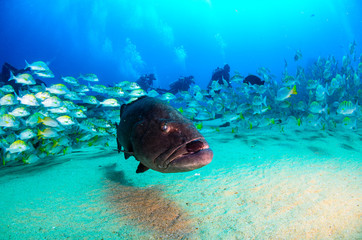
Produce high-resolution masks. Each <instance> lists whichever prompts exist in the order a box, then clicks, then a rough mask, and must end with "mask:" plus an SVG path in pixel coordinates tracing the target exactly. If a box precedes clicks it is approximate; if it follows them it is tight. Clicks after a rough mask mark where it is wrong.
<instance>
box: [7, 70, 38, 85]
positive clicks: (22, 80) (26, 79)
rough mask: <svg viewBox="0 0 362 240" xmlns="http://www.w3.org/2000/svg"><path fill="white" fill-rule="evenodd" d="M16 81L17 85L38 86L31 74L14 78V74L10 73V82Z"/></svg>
mask: <svg viewBox="0 0 362 240" xmlns="http://www.w3.org/2000/svg"><path fill="white" fill-rule="evenodd" d="M12 80H15V82H16V83H19V84H23V85H34V84H36V82H35V80H34V78H33V76H32V75H30V74H29V73H23V74H19V75H17V76H14V74H13V73H12V72H11V71H10V78H9V81H12Z"/></svg>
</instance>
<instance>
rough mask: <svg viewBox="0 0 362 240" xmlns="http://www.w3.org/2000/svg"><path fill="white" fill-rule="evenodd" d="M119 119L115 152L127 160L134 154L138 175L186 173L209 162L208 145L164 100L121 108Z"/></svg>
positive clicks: (142, 102) (148, 99)
mask: <svg viewBox="0 0 362 240" xmlns="http://www.w3.org/2000/svg"><path fill="white" fill-rule="evenodd" d="M120 117H121V121H120V124H119V125H117V144H118V151H119V152H120V151H124V152H125V158H126V159H127V158H128V157H129V156H131V155H133V156H134V157H135V158H136V159H137V160H138V161H140V164H139V166H138V169H137V171H136V172H137V173H139V172H144V171H146V170H147V169H149V168H151V169H153V170H156V171H159V172H164V173H172V172H186V171H191V170H194V169H197V168H200V167H203V166H205V165H207V164H208V163H210V162H211V160H212V157H213V153H212V151H211V149H210V148H209V145H208V143H207V142H206V140H205V139H204V137H203V136H202V135H201V134H200V133H199V132H198V131H197V129H196V128H195V127H194V125H193V124H192V122H191V121H190V120H188V119H187V118H185V117H184V116H182V115H181V113H179V112H178V111H177V110H176V109H174V108H173V107H171V106H170V105H168V104H167V103H165V102H164V101H161V100H159V99H156V98H151V97H143V98H140V99H138V100H136V101H134V102H132V103H130V104H127V105H122V107H121V113H120ZM122 147H123V150H122Z"/></svg>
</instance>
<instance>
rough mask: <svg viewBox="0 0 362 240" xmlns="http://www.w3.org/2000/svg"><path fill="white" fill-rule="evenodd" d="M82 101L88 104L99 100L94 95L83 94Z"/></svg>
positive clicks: (96, 102) (94, 103) (95, 103)
mask: <svg viewBox="0 0 362 240" xmlns="http://www.w3.org/2000/svg"><path fill="white" fill-rule="evenodd" d="M82 101H83V102H84V103H89V104H93V105H97V104H99V102H98V100H97V98H96V97H95V96H84V97H83V99H82Z"/></svg>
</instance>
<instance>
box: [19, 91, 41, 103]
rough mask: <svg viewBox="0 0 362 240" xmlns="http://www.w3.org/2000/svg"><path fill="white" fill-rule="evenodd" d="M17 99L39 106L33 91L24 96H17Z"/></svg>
mask: <svg viewBox="0 0 362 240" xmlns="http://www.w3.org/2000/svg"><path fill="white" fill-rule="evenodd" d="M17 100H19V101H20V102H21V104H24V105H27V106H39V103H38V101H37V100H36V97H35V95H34V94H32V93H29V94H25V95H24V96H22V97H17Z"/></svg>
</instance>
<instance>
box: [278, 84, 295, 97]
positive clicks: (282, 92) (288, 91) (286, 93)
mask: <svg viewBox="0 0 362 240" xmlns="http://www.w3.org/2000/svg"><path fill="white" fill-rule="evenodd" d="M292 94H297V87H296V85H294V87H293V88H288V87H283V88H281V89H279V90H278V93H277V97H276V100H277V101H284V100H285V99H287V98H289V97H290V96H291V95H292Z"/></svg>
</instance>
